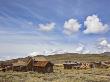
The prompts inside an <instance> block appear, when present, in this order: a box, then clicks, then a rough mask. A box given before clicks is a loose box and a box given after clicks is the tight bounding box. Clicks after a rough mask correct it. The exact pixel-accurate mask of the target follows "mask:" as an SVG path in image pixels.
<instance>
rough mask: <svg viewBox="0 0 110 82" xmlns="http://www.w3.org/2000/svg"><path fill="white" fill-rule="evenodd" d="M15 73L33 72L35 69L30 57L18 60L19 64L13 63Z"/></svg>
mask: <svg viewBox="0 0 110 82" xmlns="http://www.w3.org/2000/svg"><path fill="white" fill-rule="evenodd" d="M12 69H13V71H32V69H33V59H32V58H31V57H28V58H27V59H25V60H18V62H15V63H13V68H12Z"/></svg>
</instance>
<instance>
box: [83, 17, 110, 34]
mask: <svg viewBox="0 0 110 82" xmlns="http://www.w3.org/2000/svg"><path fill="white" fill-rule="evenodd" d="M84 26H85V28H86V30H84V31H83V32H84V33H85V34H89V33H94V34H97V33H104V32H107V31H108V30H109V29H108V25H107V24H103V23H102V22H101V20H100V19H99V18H98V16H97V15H92V16H88V17H87V18H86V21H84Z"/></svg>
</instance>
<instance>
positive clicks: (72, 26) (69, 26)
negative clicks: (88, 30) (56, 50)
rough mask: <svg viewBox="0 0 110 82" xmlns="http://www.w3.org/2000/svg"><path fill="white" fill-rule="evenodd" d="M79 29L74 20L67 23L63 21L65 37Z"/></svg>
mask: <svg viewBox="0 0 110 82" xmlns="http://www.w3.org/2000/svg"><path fill="white" fill-rule="evenodd" d="M80 28H81V24H79V22H78V21H77V20H76V19H69V20H68V21H65V23H64V31H63V32H64V33H65V34H67V35H71V34H73V33H76V32H78V31H79V29H80Z"/></svg>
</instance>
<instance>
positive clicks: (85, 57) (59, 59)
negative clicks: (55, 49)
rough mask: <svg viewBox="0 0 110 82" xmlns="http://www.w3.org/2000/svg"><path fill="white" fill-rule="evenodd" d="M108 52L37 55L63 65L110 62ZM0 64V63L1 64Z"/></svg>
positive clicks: (10, 61) (13, 60) (14, 60)
mask: <svg viewBox="0 0 110 82" xmlns="http://www.w3.org/2000/svg"><path fill="white" fill-rule="evenodd" d="M109 54H110V52H106V53H102V54H78V53H65V54H55V55H48V56H44V55H38V56H44V57H45V58H46V59H47V60H49V61H51V62H53V63H63V62H64V61H67V60H70V61H81V62H91V61H110V55H109ZM34 57H37V56H34ZM27 58H28V57H25V58H18V59H12V60H7V61H1V62H6V63H7V62H8V63H12V62H16V61H18V60H23V61H25V60H27ZM1 62H0V63H1Z"/></svg>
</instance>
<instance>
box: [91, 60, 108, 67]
mask: <svg viewBox="0 0 110 82" xmlns="http://www.w3.org/2000/svg"><path fill="white" fill-rule="evenodd" d="M93 67H94V68H109V67H110V65H109V64H107V63H105V62H102V61H100V62H93Z"/></svg>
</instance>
